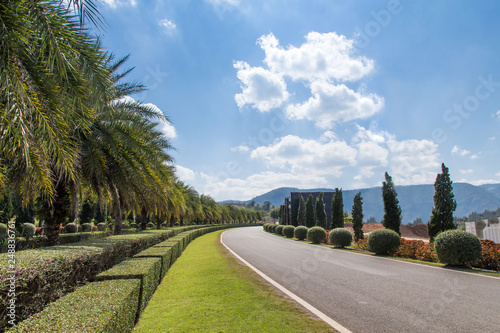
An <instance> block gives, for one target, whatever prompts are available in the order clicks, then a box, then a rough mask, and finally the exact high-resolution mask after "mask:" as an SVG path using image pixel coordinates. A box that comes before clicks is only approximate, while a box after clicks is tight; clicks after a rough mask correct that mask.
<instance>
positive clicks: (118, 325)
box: [7, 279, 141, 333]
mask: <svg viewBox="0 0 500 333" xmlns="http://www.w3.org/2000/svg"><path fill="white" fill-rule="evenodd" d="M140 285H141V283H140V280H138V279H132V280H110V281H99V282H94V283H89V284H87V285H85V286H83V287H81V288H79V289H77V290H76V291H75V292H73V293H71V294H69V295H66V296H64V297H62V298H60V299H59V300H57V301H56V302H54V303H52V304H50V305H49V306H48V307H47V308H46V309H44V310H43V311H42V312H40V313H37V314H35V315H33V316H32V317H31V318H30V319H29V320H25V321H24V322H21V323H19V325H17V326H15V327H13V328H11V329H10V330H8V331H7V332H9V333H17V332H25V333H31V332H37V333H45V332H47V333H52V332H103V333H104V332H106V333H115V332H116V333H123V332H131V331H132V329H133V328H134V324H135V319H136V313H137V308H138V304H139V293H140Z"/></svg>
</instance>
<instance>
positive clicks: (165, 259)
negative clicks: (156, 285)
mask: <svg viewBox="0 0 500 333" xmlns="http://www.w3.org/2000/svg"><path fill="white" fill-rule="evenodd" d="M160 244H161V243H160ZM172 254H173V249H172V248H168V247H159V246H152V247H150V248H148V249H145V250H144V251H141V252H139V253H138V254H136V255H135V256H134V258H160V260H161V261H160V264H161V265H160V268H161V269H160V272H159V273H160V276H161V278H163V277H164V276H165V274H166V273H167V271H168V269H169V268H170V266H171V263H172Z"/></svg>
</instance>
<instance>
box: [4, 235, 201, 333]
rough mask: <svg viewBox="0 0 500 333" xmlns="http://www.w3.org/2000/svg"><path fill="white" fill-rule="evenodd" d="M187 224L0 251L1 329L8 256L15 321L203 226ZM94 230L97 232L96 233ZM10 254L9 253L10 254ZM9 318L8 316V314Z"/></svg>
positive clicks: (6, 287)
mask: <svg viewBox="0 0 500 333" xmlns="http://www.w3.org/2000/svg"><path fill="white" fill-rule="evenodd" d="M203 227H204V226H186V227H180V228H174V229H170V230H147V231H142V232H139V233H135V234H127V235H119V236H110V237H107V238H103V239H91V240H86V241H82V242H78V243H73V244H67V245H60V246H53V247H46V248H40V249H34V250H25V251H18V252H16V253H15V256H12V254H11V255H9V253H2V254H0V318H1V319H2V321H1V322H0V331H2V330H3V327H4V326H6V322H7V318H6V313H7V306H8V305H9V301H10V297H7V295H8V293H9V288H10V286H9V281H10V280H8V279H7V278H8V277H10V276H11V274H12V272H11V270H10V269H9V260H12V258H14V259H15V266H16V271H15V280H16V284H17V285H16V322H20V321H22V320H24V319H26V318H28V317H29V316H31V315H33V314H34V313H37V312H39V311H41V310H42V309H43V308H44V307H45V306H46V305H47V304H49V303H51V302H53V301H55V300H56V299H58V298H60V297H61V296H63V295H65V294H67V293H68V292H71V291H73V290H75V288H76V287H78V286H80V285H82V284H84V283H86V282H87V281H93V280H94V279H95V277H96V276H97V274H99V273H100V272H102V271H104V270H106V269H108V268H110V267H112V266H113V265H115V264H117V263H119V262H121V261H123V260H124V259H126V258H127V257H132V256H133V255H135V254H137V253H139V252H141V251H142V250H144V249H146V248H148V247H151V246H153V245H155V244H158V243H160V242H162V241H164V240H166V239H168V238H170V237H173V236H175V235H176V234H178V233H180V232H183V231H186V230H193V229H196V228H203ZM95 234H97V233H95ZM9 256H10V257H9ZM9 319H10V318H9Z"/></svg>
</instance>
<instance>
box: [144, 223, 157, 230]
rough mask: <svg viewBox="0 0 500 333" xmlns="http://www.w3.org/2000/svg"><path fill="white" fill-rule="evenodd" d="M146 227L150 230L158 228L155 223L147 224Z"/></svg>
mask: <svg viewBox="0 0 500 333" xmlns="http://www.w3.org/2000/svg"><path fill="white" fill-rule="evenodd" d="M146 226H147V228H148V229H155V228H156V226H155V224H154V223H153V222H148V224H146Z"/></svg>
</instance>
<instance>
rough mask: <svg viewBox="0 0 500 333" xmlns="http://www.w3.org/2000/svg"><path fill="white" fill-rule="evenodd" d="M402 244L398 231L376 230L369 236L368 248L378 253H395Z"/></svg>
mask: <svg viewBox="0 0 500 333" xmlns="http://www.w3.org/2000/svg"><path fill="white" fill-rule="evenodd" d="M400 244H401V239H400V237H399V235H398V233H397V232H395V231H394V230H390V229H378V230H375V231H373V232H372V233H371V234H370V236H369V237H368V249H369V250H370V251H372V252H375V253H376V254H390V253H393V252H395V251H396V250H397V249H398V247H399V245H400Z"/></svg>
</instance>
